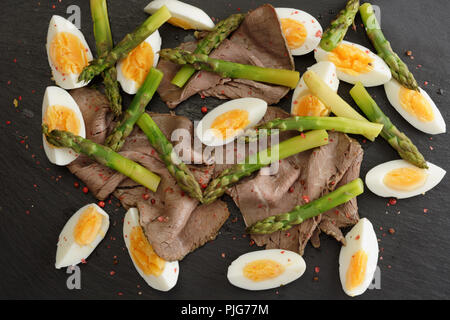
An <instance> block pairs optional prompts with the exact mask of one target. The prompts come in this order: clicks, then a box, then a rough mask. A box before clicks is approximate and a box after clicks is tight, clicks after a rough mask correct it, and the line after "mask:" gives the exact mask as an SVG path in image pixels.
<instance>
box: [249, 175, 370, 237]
mask: <svg viewBox="0 0 450 320" xmlns="http://www.w3.org/2000/svg"><path fill="white" fill-rule="evenodd" d="M363 191H364V184H363V182H362V180H361V179H360V178H358V179H355V180H353V181H352V182H350V183H347V184H346V185H343V186H342V187H340V188H337V189H336V190H334V191H333V192H330V193H328V194H326V195H324V196H323V197H321V198H319V199H317V200H314V201H311V202H309V203H307V204H305V205H302V206H296V207H295V208H294V210H292V211H291V212H288V213H282V214H278V215H276V216H271V217H268V218H266V219H264V220H262V221H259V222H256V223H255V224H253V225H252V226H250V227H248V228H247V232H248V233H251V234H270V233H273V232H275V231H281V230H288V229H290V228H292V227H293V226H295V225H298V224H300V223H302V222H303V221H305V220H307V219H310V218H313V217H316V216H318V215H319V214H321V213H324V212H327V211H328V210H331V209H333V208H335V207H337V206H339V205H341V204H343V203H345V202H347V201H349V200H351V199H353V198H354V197H356V196H358V195H360V194H361V193H363Z"/></svg>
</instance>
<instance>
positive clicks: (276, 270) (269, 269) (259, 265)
mask: <svg viewBox="0 0 450 320" xmlns="http://www.w3.org/2000/svg"><path fill="white" fill-rule="evenodd" d="M243 271H244V276H245V277H246V278H248V279H250V280H252V281H256V282H257V281H264V280H267V279H273V278H276V277H278V276H279V275H281V274H282V273H283V272H284V266H283V265H281V264H280V263H278V262H276V261H273V260H268V259H265V260H256V261H252V262H250V263H248V264H246V265H245V267H244V270H243Z"/></svg>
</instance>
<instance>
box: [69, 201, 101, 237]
mask: <svg viewBox="0 0 450 320" xmlns="http://www.w3.org/2000/svg"><path fill="white" fill-rule="evenodd" d="M102 221H103V215H102V214H100V213H99V212H98V211H97V210H96V209H95V207H89V208H87V209H86V210H84V212H83V213H82V214H81V215H80V218H79V219H78V222H77V224H76V226H75V229H74V231H73V237H74V239H75V242H76V243H78V244H79V245H80V246H86V245H88V244H90V243H92V241H94V240H95V238H96V237H97V235H98V233H99V231H100V227H101V226H102Z"/></svg>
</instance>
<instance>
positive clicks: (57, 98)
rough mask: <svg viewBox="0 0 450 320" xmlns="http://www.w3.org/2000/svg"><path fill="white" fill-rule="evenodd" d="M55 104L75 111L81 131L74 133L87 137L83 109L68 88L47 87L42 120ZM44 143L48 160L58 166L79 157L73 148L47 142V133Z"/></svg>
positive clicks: (43, 136) (43, 137)
mask: <svg viewBox="0 0 450 320" xmlns="http://www.w3.org/2000/svg"><path fill="white" fill-rule="evenodd" d="M55 105H59V106H64V107H67V108H69V109H71V110H72V111H73V112H74V113H75V116H76V117H77V119H78V120H79V123H80V131H79V132H74V134H76V135H78V136H81V137H83V138H86V128H85V125H84V119H83V115H82V113H81V110H80V108H79V107H78V104H77V103H76V102H75V100H74V99H73V98H72V96H71V95H70V94H69V93H68V92H67V91H66V90H64V89H61V88H59V87H55V86H51V87H47V89H46V90H45V94H44V101H43V103H42V121H44V117H45V114H46V113H47V109H48V107H51V106H55ZM42 143H43V145H44V151H45V154H46V156H47V158H48V160H49V161H50V162H51V163H53V164H56V165H58V166H66V165H68V164H69V163H71V162H72V161H74V160H75V159H76V158H78V154H77V153H76V152H75V151H73V150H72V149H69V148H57V147H54V146H52V145H50V144H49V143H48V142H47V139H46V138H45V135H42Z"/></svg>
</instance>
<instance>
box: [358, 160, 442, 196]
mask: <svg viewBox="0 0 450 320" xmlns="http://www.w3.org/2000/svg"><path fill="white" fill-rule="evenodd" d="M427 165H428V169H421V168H418V167H416V166H414V165H412V164H410V163H409V162H407V161H405V160H393V161H389V162H385V163H382V164H380V165H378V166H376V167H374V168H373V169H371V170H370V171H369V172H367V175H366V185H367V187H368V188H369V190H370V191H372V192H373V193H375V194H376V195H378V196H380V197H395V198H398V199H404V198H410V197H414V196H417V195H420V194H423V193H425V192H427V191H428V190H431V189H432V188H434V187H435V186H436V185H438V184H439V182H440V181H441V180H442V178H444V176H445V173H446V171H445V170H444V169H442V168H440V167H438V166H436V165H434V164H432V163H429V162H427Z"/></svg>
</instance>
